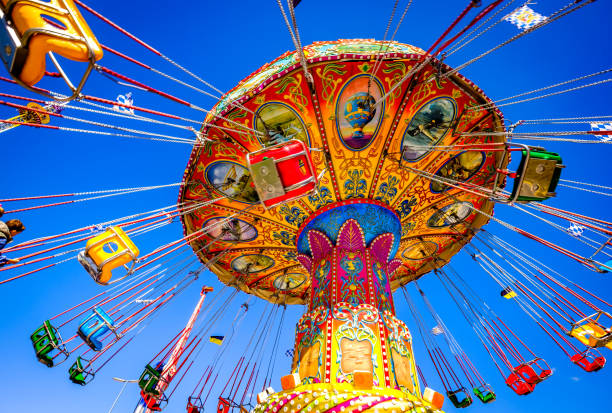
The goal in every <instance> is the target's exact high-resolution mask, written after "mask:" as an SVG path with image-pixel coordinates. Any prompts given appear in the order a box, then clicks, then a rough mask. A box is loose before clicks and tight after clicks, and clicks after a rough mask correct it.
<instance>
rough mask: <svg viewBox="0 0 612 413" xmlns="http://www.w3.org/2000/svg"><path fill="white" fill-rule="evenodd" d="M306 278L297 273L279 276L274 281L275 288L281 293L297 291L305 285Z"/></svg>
mask: <svg viewBox="0 0 612 413" xmlns="http://www.w3.org/2000/svg"><path fill="white" fill-rule="evenodd" d="M305 281H306V276H305V275H304V274H300V273H297V272H292V273H289V274H283V275H279V276H278V277H276V278H275V279H274V288H276V289H277V290H281V291H289V290H295V289H296V288H298V287H299V286H300V285H302V284H304V282H305Z"/></svg>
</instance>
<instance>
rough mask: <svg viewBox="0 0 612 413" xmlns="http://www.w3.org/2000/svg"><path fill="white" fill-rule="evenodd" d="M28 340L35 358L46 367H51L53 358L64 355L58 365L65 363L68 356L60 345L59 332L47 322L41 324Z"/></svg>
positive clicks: (61, 344)
mask: <svg viewBox="0 0 612 413" xmlns="http://www.w3.org/2000/svg"><path fill="white" fill-rule="evenodd" d="M30 340H31V341H32V346H34V351H35V352H36V358H37V359H38V361H40V362H41V363H43V364H44V365H45V366H47V367H53V365H54V358H55V357H56V356H57V355H59V354H63V355H64V359H63V360H61V361H60V363H61V362H63V361H65V360H66V359H67V358H68V356H69V353H68V351H67V350H66V348H65V347H64V345H63V343H62V338H61V337H60V335H59V332H58V331H57V329H56V328H55V327H53V326H52V325H51V322H50V321H49V320H46V321H45V322H43V324H42V325H41V326H40V327H38V328H37V329H36V330H35V331H34V332H33V333H32V335H31V336H30ZM58 364H59V363H58Z"/></svg>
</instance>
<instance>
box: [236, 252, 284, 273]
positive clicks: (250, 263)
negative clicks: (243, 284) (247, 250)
mask: <svg viewBox="0 0 612 413" xmlns="http://www.w3.org/2000/svg"><path fill="white" fill-rule="evenodd" d="M273 265H274V260H273V259H272V258H270V257H268V256H267V255H261V254H247V255H243V256H241V257H238V258H234V260H233V261H232V269H233V270H234V271H236V272H240V273H243V274H254V273H257V272H261V271H265V270H267V269H268V268H270V267H271V266H273Z"/></svg>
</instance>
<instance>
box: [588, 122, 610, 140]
mask: <svg viewBox="0 0 612 413" xmlns="http://www.w3.org/2000/svg"><path fill="white" fill-rule="evenodd" d="M591 130H594V131H598V132H600V131H610V134H609V135H598V136H599V139H601V140H602V141H603V142H609V141H612V122H608V123H591Z"/></svg>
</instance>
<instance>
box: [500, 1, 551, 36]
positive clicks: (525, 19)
mask: <svg viewBox="0 0 612 413" xmlns="http://www.w3.org/2000/svg"><path fill="white" fill-rule="evenodd" d="M504 20H506V21H508V22H510V23H512V24H514V25H515V26H516V27H518V28H519V29H522V30H527V29H530V28H532V27H533V26H535V25H536V24H538V23H541V22H543V21H544V20H546V16H543V15H541V14H540V13H536V12H535V11H534V10H533V9H532V8H531V7H528V6H523V7H519V8H518V9H516V10H514V11H513V12H512V13H510V14H509V15H508V16H506V18H505V19H504Z"/></svg>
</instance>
